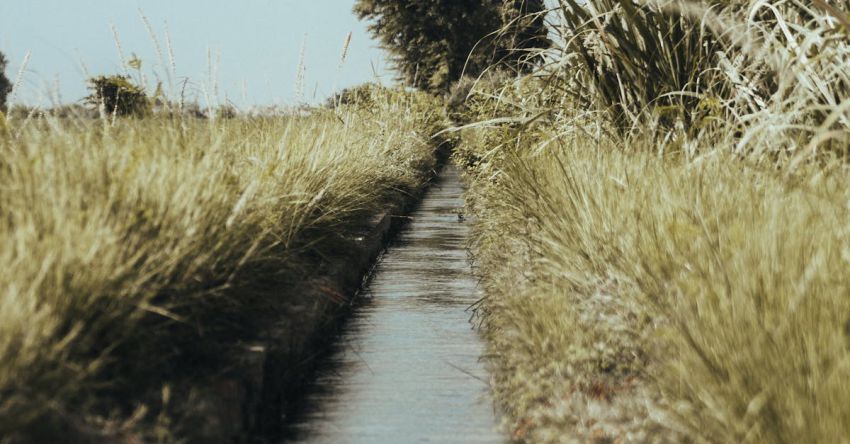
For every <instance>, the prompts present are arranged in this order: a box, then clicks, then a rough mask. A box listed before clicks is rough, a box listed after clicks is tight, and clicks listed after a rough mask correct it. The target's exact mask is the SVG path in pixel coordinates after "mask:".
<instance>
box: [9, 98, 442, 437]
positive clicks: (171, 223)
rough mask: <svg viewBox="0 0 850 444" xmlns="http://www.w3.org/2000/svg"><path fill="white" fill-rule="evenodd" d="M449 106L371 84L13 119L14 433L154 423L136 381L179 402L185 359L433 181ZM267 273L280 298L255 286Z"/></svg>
mask: <svg viewBox="0 0 850 444" xmlns="http://www.w3.org/2000/svg"><path fill="white" fill-rule="evenodd" d="M437 104H438V102H436V101H435V99H433V98H430V97H428V96H425V95H419V94H412V93H403V92H395V91H378V90H373V93H372V95H371V96H370V97H368V101H367V103H364V104H363V105H357V104H353V105H343V106H341V107H339V108H337V109H335V110H316V111H314V112H312V113H310V114H309V115H306V116H282V117H256V118H241V117H240V118H235V119H209V120H201V119H191V118H185V119H183V118H170V117H167V116H153V117H148V118H138V119H137V118H117V119H113V118H107V119H85V118H79V119H75V118H49V117H48V118H33V119H30V120H17V121H9V122H7V124H6V125H5V126H4V128H2V129H0V130H2V132H3V133H2V135H0V153H2V155H0V208H2V218H3V222H2V223H0V244H2V245H3V246H4V248H3V249H2V251H0V268H2V269H3V270H4V271H3V273H2V275H0V295H2V297H0V437H4V436H5V437H7V438H10V437H12V438H14V437H15V436H18V437H19V438H20V437H22V436H23V437H26V436H30V438H32V436H37V435H27V434H31V433H38V432H39V431H40V430H42V429H45V428H49V425H50V424H52V422H51V421H54V420H55V421H56V422H58V423H61V424H66V425H65V426H63V427H68V425H67V424H69V423H70V424H71V425H72V426H74V427H84V428H85V427H94V428H96V429H101V430H107V429H109V427H112V428H113V429H114V430H120V429H121V427H132V423H133V421H138V420H139V419H140V418H143V417H145V416H146V419H145V420H148V421H150V417H151V415H152V413H150V412H149V413H148V414H147V415H145V412H146V408H147V407H145V406H140V405H136V404H135V403H136V401H135V400H133V399H132V397H129V401H128V395H127V394H128V393H131V394H134V393H137V390H143V389H146V388H150V387H153V388H154V389H157V390H158V389H159V388H162V390H163V396H162V398H163V399H162V400H161V401H162V403H163V404H165V403H167V402H168V398H169V394H168V390H169V389H168V383H169V380H168V377H170V376H173V375H174V374H176V373H179V367H180V366H181V365H182V364H180V362H183V361H187V360H188V361H192V362H194V363H195V364H194V365H195V366H198V365H199V364H198V362H200V363H201V364H200V365H205V364H204V363H205V362H206V361H204V359H207V358H208V357H209V356H215V355H217V354H220V352H221V350H222V347H224V346H225V345H226V344H228V343H232V342H234V341H238V340H244V339H246V338H250V337H251V335H252V334H256V332H254V331H252V330H251V329H252V328H255V327H256V326H255V323H256V319H257V318H256V317H255V316H262V314H264V313H268V312H270V311H271V312H274V310H278V309H279V307H280V306H281V305H285V304H286V300H287V298H288V297H290V296H291V295H289V294H288V291H290V290H291V288H292V285H294V284H293V282H296V281H298V279H299V278H300V277H301V276H309V272H310V270H309V269H305V268H306V267H308V266H309V262H308V259H309V258H312V257H320V256H321V255H322V254H325V253H326V252H327V251H328V248H331V247H332V244H333V243H334V242H332V241H333V240H334V239H339V238H342V237H344V236H345V234H346V233H348V232H351V230H353V229H354V228H356V227H358V226H359V225H361V224H362V223H363V222H364V221H365V220H367V219H368V218H370V217H372V216H374V214H375V213H376V212H378V211H380V210H382V209H384V208H386V206H387V205H388V204H389V202H392V201H396V200H398V199H400V198H401V197H402V196H403V194H404V193H406V192H409V191H411V190H414V189H416V188H417V187H419V186H420V184H421V183H422V181H424V180H426V178H427V175H428V173H429V171H430V170H431V169H432V168H433V167H434V165H435V146H434V143H433V142H432V140H431V135H432V134H434V133H435V132H436V131H437V130H438V129H439V127H440V125H441V124H442V122H441V119H442V117H441V116H442V110H441V109H440V107H439V106H437ZM270 276H271V277H273V278H274V279H272V280H273V281H275V282H278V283H283V284H282V285H283V288H281V289H280V291H277V292H275V293H274V294H275V295H276V297H275V298H269V297H268V295H269V292H257V291H252V286H254V285H255V284H256V283H257V282H264V283H266V282H268V281H269V280H270ZM290 284H291V285H290ZM260 295H262V297H260ZM187 356H188V358H187ZM181 360H182V361H181ZM116 393H117V394H120V396H119V397H120V398H123V399H124V401H127V402H124V403H123V405H122V404H118V403H112V402H111V401H110V400H111V399H114V397H115V394H116ZM127 405H129V408H130V409H131V410H129V411H128V410H127V408H128V407H127ZM148 407H149V406H148ZM154 417H155V414H154ZM51 418H52V419H51ZM57 418H58V419H57ZM154 419H155V418H154ZM110 424H112V425H111V426H110ZM154 432H155V430H153V431H150V433H154ZM16 434H17V435H16ZM0 441H3V439H0Z"/></svg>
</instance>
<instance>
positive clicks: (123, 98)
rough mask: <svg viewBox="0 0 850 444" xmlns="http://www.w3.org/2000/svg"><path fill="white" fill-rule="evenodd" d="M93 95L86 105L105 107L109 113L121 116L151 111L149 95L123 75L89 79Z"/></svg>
mask: <svg viewBox="0 0 850 444" xmlns="http://www.w3.org/2000/svg"><path fill="white" fill-rule="evenodd" d="M89 89H90V90H91V92H92V93H91V95H89V96H88V97H86V99H85V100H86V103H88V104H90V105H93V106H95V107H100V106H101V105H102V106H103V107H104V109H105V111H106V112H108V113H111V114H112V113H114V114H116V115H119V116H129V115H140V114H144V113H146V112H147V111H148V110H149V109H150V104H149V103H148V98H147V95H145V91H144V89H143V88H142V87H140V86H136V85H135V84H133V82H132V81H131V80H130V77H128V76H123V75H113V76H97V77H93V78H91V79H89Z"/></svg>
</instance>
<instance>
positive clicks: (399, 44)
mask: <svg viewBox="0 0 850 444" xmlns="http://www.w3.org/2000/svg"><path fill="white" fill-rule="evenodd" d="M354 11H355V13H356V14H357V15H358V16H360V18H362V19H368V20H370V21H371V24H370V25H369V29H370V30H371V31H372V34H374V35H375V37H376V38H378V39H379V40H380V41H381V42H382V43H383V45H384V47H385V48H386V49H387V51H389V53H390V54H391V55H392V56H393V60H394V61H395V65H396V68H397V70H398V71H399V74H400V75H401V78H402V80H403V81H404V82H405V83H406V84H407V85H409V86H412V87H415V88H419V89H422V90H426V91H431V92H446V91H448V89H449V87H450V86H451V85H452V83H454V82H456V81H457V80H459V79H460V78H461V76H462V75H463V74H468V75H471V76H478V75H479V74H481V73H482V72H483V71H484V70H486V69H488V68H491V67H492V66H493V65H494V64H498V65H500V66H505V67H508V68H510V69H514V70H527V69H528V68H530V67H531V66H532V65H533V63H532V59H534V57H529V55H528V52H527V51H526V50H528V49H530V48H540V47H542V46H545V45H548V39H547V30H546V27H545V24H544V22H543V15H544V13H545V11H546V7H545V5H544V2H543V0H504V1H501V0H488V1H482V0H462V1H457V0H455V1H443V0H428V1H410V0H405V1H398V0H358V2H357V4H356V5H355V7H354Z"/></svg>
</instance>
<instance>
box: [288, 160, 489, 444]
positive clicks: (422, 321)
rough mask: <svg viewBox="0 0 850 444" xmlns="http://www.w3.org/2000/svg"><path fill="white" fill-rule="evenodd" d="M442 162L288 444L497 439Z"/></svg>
mask: <svg viewBox="0 0 850 444" xmlns="http://www.w3.org/2000/svg"><path fill="white" fill-rule="evenodd" d="M462 193H463V189H462V186H461V183H460V180H459V178H458V174H457V171H456V170H455V169H454V168H451V167H448V168H447V169H446V171H444V172H443V174H442V176H441V179H440V180H439V181H438V182H437V183H436V184H435V185H434V186H433V187H432V189H431V190H430V191H429V192H428V194H427V195H426V197H425V199H424V200H423V202H422V204H421V205H420V207H419V208H418V209H417V211H415V212H414V214H413V219H412V222H411V223H410V224H409V225H408V226H407V227H406V228H405V229H404V230H403V232H402V233H400V235H399V239H398V240H397V241H396V242H395V243H394V244H393V246H392V248H391V249H390V250H389V251H388V252H387V253H386V254H385V255H384V258H383V260H382V262H381V264H380V265H379V266H378V269H377V270H376V274H375V276H374V278H373V280H372V281H371V283H370V285H369V289H368V291H367V294H366V295H365V297H364V299H363V302H362V304H361V305H360V306H359V307H358V308H357V310H355V313H354V314H353V315H352V317H351V319H350V320H349V321H348V323H347V324H346V326H345V329H344V331H343V333H342V336H341V338H340V340H339V341H338V342H337V343H336V344H335V345H334V346H333V347H334V348H333V350H332V351H331V353H330V356H329V357H328V358H327V360H326V362H324V363H323V364H322V365H321V370H320V371H319V374H318V375H317V378H316V380H315V382H314V383H313V384H311V386H310V387H309V388H308V389H307V395H306V396H305V400H304V401H303V402H302V403H301V404H300V405H299V407H300V411H299V412H296V413H295V415H294V417H293V418H290V424H288V425H287V427H286V439H285V442H320V443H357V442H363V443H367V442H368V443H376V442H387V443H406V442H482V443H484V442H487V443H490V442H503V441H504V439H503V437H501V436H500V435H499V434H498V433H497V432H496V422H497V421H496V418H495V414H494V411H493V407H492V402H491V400H490V398H489V396H488V391H487V385H486V382H485V381H486V380H487V375H486V372H485V370H484V368H483V365H482V364H481V363H480V362H479V357H480V356H481V354H482V352H483V348H482V344H481V342H480V340H479V338H478V337H477V334H476V332H475V331H473V330H472V329H471V325H470V324H469V322H468V319H469V313H468V312H467V311H466V308H467V307H468V306H469V305H470V304H472V303H474V302H475V301H476V300H477V298H478V296H477V292H476V288H475V281H474V279H473V278H472V276H471V275H470V270H469V265H468V264H467V262H466V251H465V241H466V238H467V236H468V230H469V227H468V225H467V224H465V223H462V222H460V221H459V218H458V216H457V213H456V210H457V209H459V208H461V207H462V205H463V200H462V197H461V196H462Z"/></svg>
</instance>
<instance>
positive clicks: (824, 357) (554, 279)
mask: <svg viewBox="0 0 850 444" xmlns="http://www.w3.org/2000/svg"><path fill="white" fill-rule="evenodd" d="M553 4H554V5H556V6H557V7H556V8H555V10H554V11H553V17H552V20H553V21H554V24H555V26H556V31H557V35H558V37H559V38H557V39H556V43H557V44H556V47H555V48H552V49H549V50H547V51H546V54H547V57H548V61H549V62H548V63H547V65H546V66H544V67H542V68H541V70H540V71H539V72H538V73H536V74H535V75H534V76H529V77H527V78H523V79H517V80H516V81H514V82H507V83H505V82H502V83H501V84H498V82H496V83H497V84H496V85H493V84H492V83H493V81H492V80H488V79H485V80H484V81H482V82H480V83H479V85H478V86H476V87H475V88H473V92H472V94H471V96H470V97H471V98H470V100H468V101H467V103H466V105H467V108H468V110H469V114H471V116H467V119H468V120H471V121H473V122H475V121H477V123H473V124H470V125H466V126H465V127H464V129H463V133H462V134H463V144H462V146H461V149H460V150H458V151H457V152H456V156H455V157H456V159H457V160H458V161H459V162H460V163H461V164H463V165H465V166H467V167H468V169H467V171H468V176H469V177H470V182H471V193H470V198H469V207H470V211H471V212H473V213H474V214H475V215H476V216H477V217H476V218H475V221H476V222H475V226H476V229H475V239H474V242H473V246H472V247H473V248H472V249H473V254H474V256H475V258H476V260H477V263H478V266H479V268H478V273H479V274H480V277H481V279H482V285H483V287H484V290H485V293H486V295H487V298H486V299H485V300H484V301H483V302H482V304H481V305H480V307H479V309H480V312H481V314H482V315H483V320H484V325H485V329H484V334H485V336H486V337H487V338H488V339H489V344H490V353H491V355H492V356H493V364H494V366H493V368H494V389H495V391H496V395H497V399H498V400H499V402H500V403H501V404H502V405H503V406H504V407H505V408H506V410H507V412H508V413H509V415H508V418H507V422H508V423H509V425H510V426H511V430H512V431H513V434H514V435H513V436H514V438H515V439H516V440H518V441H527V442H563V441H574V442H593V441H598V442H611V441H615V442H617V441H620V442H645V441H652V442H665V441H666V442H681V441H696V442H847V440H848V439H850V438H848V437H850V428H848V424H850V408H848V406H850V390H848V389H850V387H848V382H847V381H848V377H850V373H848V372H850V327H848V326H850V302H848V298H847V295H848V293H849V292H850V279H848V278H847V277H846V275H847V274H846V273H844V272H843V271H842V270H844V269H846V268H847V265H848V263H847V262H848V261H850V238H848V235H850V232H848V228H847V227H848V221H850V214H848V212H850V205H848V202H850V191H848V190H849V189H850V174H848V173H850V171H848V168H850V167H848V166H847V162H846V159H847V142H848V140H850V89H848V84H849V83H848V70H847V69H846V60H847V55H848V54H850V34H848V33H847V30H846V28H844V27H843V25H842V23H844V21H846V14H847V12H846V9H847V7H848V5H847V4H846V3H841V2H838V3H837V4H835V5H832V4H829V3H826V2H820V1H818V2H814V4H809V3H806V2H798V1H790V2H770V1H767V2H749V3H747V2H737V1H732V2H721V3H717V2H699V1H678V0H671V1H666V0H660V1H655V0H653V1H646V2H630V1H628V0H625V1H620V0H598V1H597V0H589V1H587V2H573V1H572V0H561V1H558V2H553ZM824 5H825V6H824Z"/></svg>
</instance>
